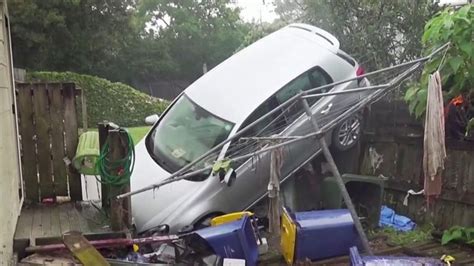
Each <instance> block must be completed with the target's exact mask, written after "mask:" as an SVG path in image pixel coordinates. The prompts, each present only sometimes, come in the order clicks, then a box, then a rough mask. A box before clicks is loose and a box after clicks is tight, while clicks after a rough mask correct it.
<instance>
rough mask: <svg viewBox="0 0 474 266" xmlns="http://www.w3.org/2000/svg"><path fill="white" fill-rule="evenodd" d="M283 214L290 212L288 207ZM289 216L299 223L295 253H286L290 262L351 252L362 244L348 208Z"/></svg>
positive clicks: (298, 213) (295, 222) (297, 224)
mask: <svg viewBox="0 0 474 266" xmlns="http://www.w3.org/2000/svg"><path fill="white" fill-rule="evenodd" d="M284 213H289V212H287V211H286V210H285V211H284ZM289 215H290V217H291V219H292V220H293V222H294V224H295V225H296V236H295V240H294V241H295V247H294V256H292V255H291V254H290V256H286V257H289V258H290V259H289V260H288V259H287V262H288V263H292V262H296V261H304V260H306V259H309V260H317V259H324V258H330V257H335V256H342V255H348V254H349V248H350V247H352V246H359V245H360V243H361V242H360V238H359V235H358V234H357V230H356V228H355V226H354V222H353V220H352V217H351V214H350V213H349V211H348V210H346V209H337V210H321V211H310V212H297V213H294V214H291V213H290V214H289ZM286 231H288V230H287V229H286ZM283 235H284V233H282V236H283ZM282 241H287V240H283V239H282ZM282 244H284V243H282ZM282 246H284V245H282ZM290 260H292V261H290Z"/></svg>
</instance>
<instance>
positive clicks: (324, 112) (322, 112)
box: [321, 103, 332, 115]
mask: <svg viewBox="0 0 474 266" xmlns="http://www.w3.org/2000/svg"><path fill="white" fill-rule="evenodd" d="M331 108H332V103H330V104H328V106H327V107H326V109H324V110H321V114H323V115H325V114H327V113H329V111H330V110H331Z"/></svg>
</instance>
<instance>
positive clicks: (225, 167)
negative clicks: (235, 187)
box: [212, 159, 231, 173]
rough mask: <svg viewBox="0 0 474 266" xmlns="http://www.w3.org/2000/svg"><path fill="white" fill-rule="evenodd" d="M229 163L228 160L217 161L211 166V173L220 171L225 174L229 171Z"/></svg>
mask: <svg viewBox="0 0 474 266" xmlns="http://www.w3.org/2000/svg"><path fill="white" fill-rule="evenodd" d="M230 163H231V161H230V160H229V159H223V160H219V161H217V162H216V163H215V164H214V165H213V166H212V173H217V172H219V171H220V170H221V169H222V170H224V171H226V172H227V171H228V170H229V169H230Z"/></svg>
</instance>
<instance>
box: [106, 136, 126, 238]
mask: <svg viewBox="0 0 474 266" xmlns="http://www.w3.org/2000/svg"><path fill="white" fill-rule="evenodd" d="M126 134H127V133H125V132H123V131H121V130H119V129H112V130H109V149H110V153H109V160H110V161H118V160H121V159H123V158H124V157H125V156H126V154H127V147H128V143H127V142H128V138H127V136H126ZM120 171H123V169H120V168H119V167H117V168H115V169H113V170H112V173H113V174H115V175H120V173H119V172H120ZM109 192H110V223H111V227H112V230H114V231H119V230H122V229H125V228H127V227H129V226H131V213H130V209H131V208H130V198H127V199H117V198H116V196H118V195H120V194H122V193H126V192H130V183H128V184H124V185H123V186H114V185H110V186H109Z"/></svg>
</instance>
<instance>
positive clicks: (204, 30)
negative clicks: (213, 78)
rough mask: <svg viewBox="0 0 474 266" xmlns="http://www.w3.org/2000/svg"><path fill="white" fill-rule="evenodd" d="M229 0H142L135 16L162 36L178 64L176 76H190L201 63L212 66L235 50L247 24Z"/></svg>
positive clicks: (189, 77) (199, 71) (192, 75)
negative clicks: (242, 20)
mask: <svg viewBox="0 0 474 266" xmlns="http://www.w3.org/2000/svg"><path fill="white" fill-rule="evenodd" d="M229 3H230V1H229V0H213V1H201V0H142V1H140V2H139V5H138V10H139V12H138V20H139V21H140V22H141V23H142V25H143V26H144V27H143V28H147V31H148V33H152V36H154V37H155V38H156V39H162V41H164V42H165V43H166V44H167V45H168V47H169V51H170V55H171V57H172V58H173V59H174V60H175V62H176V64H177V65H178V66H179V72H178V73H176V76H178V75H179V77H180V78H184V79H188V80H194V79H196V78H197V77H199V76H200V75H201V74H202V66H203V64H204V63H205V64H206V65H207V66H208V67H210V68H212V67H213V66H215V65H216V64H218V63H220V62H221V61H222V60H224V59H226V58H227V57H228V56H230V55H232V53H233V52H234V51H235V50H236V48H237V47H238V46H239V45H240V43H241V41H242V39H243V38H244V36H245V34H246V32H247V27H246V25H245V24H244V23H242V22H241V20H240V17H239V10H238V9H237V8H232V7H230V5H229Z"/></svg>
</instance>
